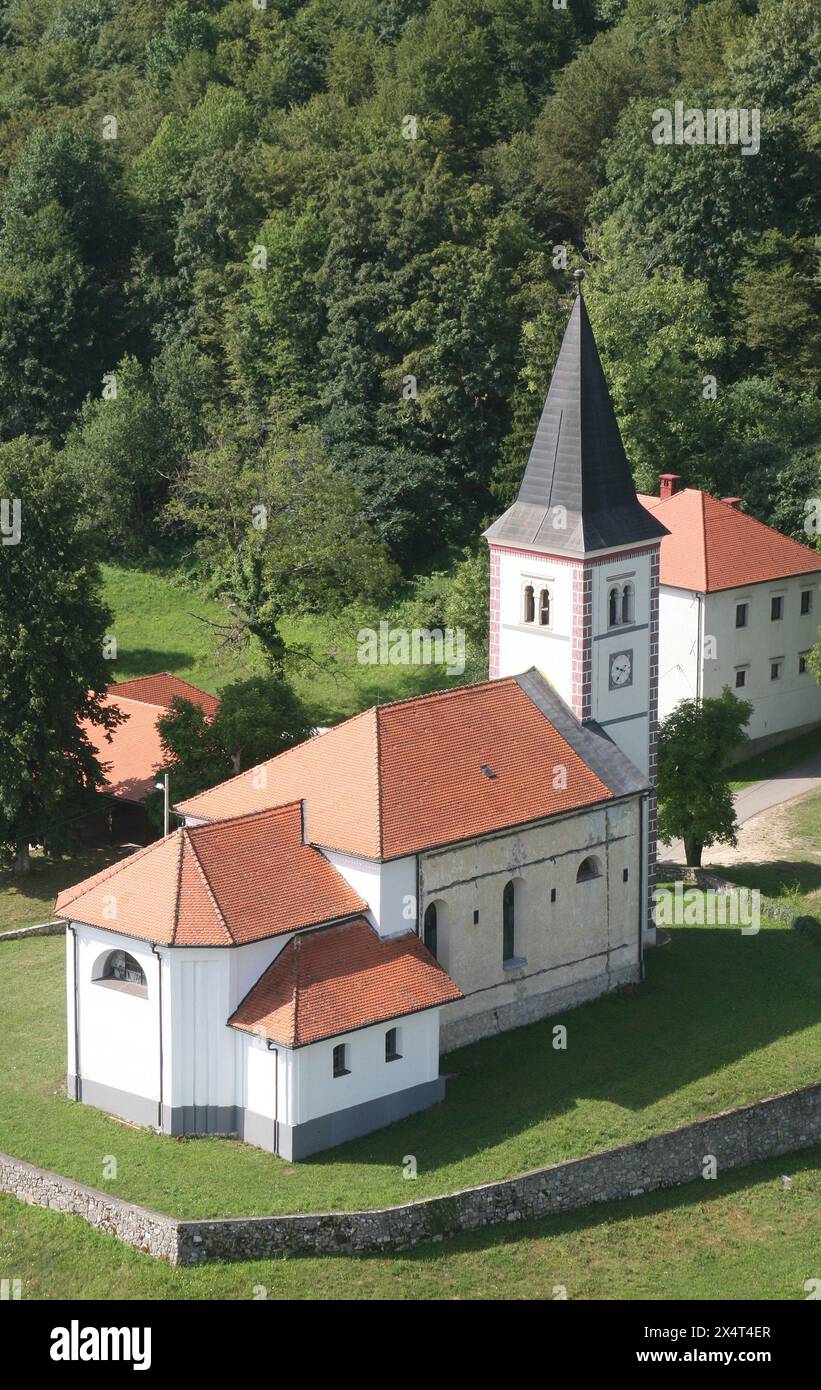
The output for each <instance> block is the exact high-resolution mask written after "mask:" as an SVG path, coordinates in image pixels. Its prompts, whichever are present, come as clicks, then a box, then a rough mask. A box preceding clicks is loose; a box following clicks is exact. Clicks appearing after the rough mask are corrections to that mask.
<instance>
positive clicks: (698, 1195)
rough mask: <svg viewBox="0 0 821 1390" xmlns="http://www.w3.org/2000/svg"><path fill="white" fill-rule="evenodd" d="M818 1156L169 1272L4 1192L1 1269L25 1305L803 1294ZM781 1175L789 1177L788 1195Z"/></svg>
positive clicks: (820, 1196) (814, 1264) (74, 1221)
mask: <svg viewBox="0 0 821 1390" xmlns="http://www.w3.org/2000/svg"><path fill="white" fill-rule="evenodd" d="M820 1160H821V1148H815V1149H807V1150H804V1151H803V1152H801V1153H795V1154H787V1155H785V1156H784V1157H782V1158H778V1159H774V1160H772V1161H770V1162H767V1163H761V1164H756V1165H755V1167H751V1168H747V1169H739V1170H736V1171H730V1172H727V1173H720V1174H719V1175H718V1177H717V1178H716V1179H715V1180H710V1181H707V1180H701V1181H698V1182H693V1183H690V1184H688V1185H687V1186H686V1187H680V1188H674V1189H671V1190H668V1191H665V1192H655V1193H650V1194H648V1195H646V1196H644V1197H638V1198H633V1199H631V1200H629V1201H624V1202H610V1203H607V1204H604V1205H601V1206H595V1207H588V1208H586V1209H585V1210H584V1211H579V1212H570V1213H568V1214H566V1215H563V1216H555V1217H547V1218H544V1219H542V1220H540V1221H528V1222H524V1223H521V1224H519V1223H517V1224H516V1225H514V1226H505V1227H498V1226H497V1227H493V1228H490V1229H489V1230H486V1231H482V1232H478V1233H473V1234H470V1235H465V1236H457V1237H455V1238H454V1239H452V1240H447V1241H443V1242H442V1243H441V1244H435V1245H427V1246H422V1247H420V1248H419V1249H418V1250H413V1251H408V1252H406V1253H402V1254H399V1255H380V1256H326V1257H316V1258H296V1259H279V1260H257V1261H253V1262H243V1263H237V1264H214V1265H206V1266H205V1267H203V1268H201V1269H172V1268H170V1267H169V1266H168V1265H165V1264H162V1263H160V1261H158V1260H152V1259H151V1257H150V1256H148V1255H141V1254H138V1253H137V1252H136V1251H134V1250H129V1249H127V1248H126V1247H125V1246H122V1245H120V1244H119V1243H118V1242H117V1241H115V1240H114V1239H113V1237H111V1236H107V1235H103V1234H101V1233H100V1232H99V1231H96V1230H94V1229H93V1228H92V1227H90V1226H87V1225H86V1224H85V1223H84V1222H83V1221H81V1220H80V1218H79V1217H76V1216H64V1215H62V1214H60V1213H58V1212H52V1211H47V1210H44V1209H41V1208H37V1207H27V1206H25V1205H24V1204H23V1203H22V1202H18V1201H17V1200H16V1199H15V1198H13V1197H0V1270H2V1273H3V1276H4V1277H7V1278H19V1279H21V1280H22V1297H23V1298H28V1299H60V1298H65V1299H77V1298H83V1299H110V1298H112V1297H115V1298H118V1299H119V1298H123V1299H251V1298H260V1297H265V1296H267V1298H268V1299H275V1300H277V1299H368V1300H372V1299H404V1300H412V1301H414V1302H416V1301H418V1300H420V1299H428V1300H430V1299H458V1300H463V1299H481V1300H485V1299H505V1300H510V1299H555V1298H557V1297H558V1296H561V1295H562V1294H564V1295H566V1297H567V1298H568V1299H739V1300H742V1301H745V1302H746V1301H747V1300H749V1299H767V1300H774V1299H779V1300H782V1299H783V1300H798V1299H806V1298H807V1296H808V1290H807V1289H806V1288H805V1283H806V1281H808V1280H810V1279H812V1278H817V1277H818V1273H819V1269H818V1208H819V1201H820V1200H821V1174H819V1161H820ZM782 1176H788V1177H789V1178H790V1186H789V1187H785V1186H784V1185H783V1183H782Z"/></svg>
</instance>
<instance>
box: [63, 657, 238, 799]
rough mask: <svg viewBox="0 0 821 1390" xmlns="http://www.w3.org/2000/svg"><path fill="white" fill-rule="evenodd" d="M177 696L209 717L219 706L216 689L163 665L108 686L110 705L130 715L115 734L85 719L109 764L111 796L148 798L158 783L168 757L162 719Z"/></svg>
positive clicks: (105, 764)
mask: <svg viewBox="0 0 821 1390" xmlns="http://www.w3.org/2000/svg"><path fill="white" fill-rule="evenodd" d="M175 696H178V697H179V698H180V699H183V700H190V701H191V702H192V704H195V705H199V706H200V709H202V710H203V711H204V713H205V714H206V715H207V717H208V718H209V719H212V718H213V717H214V715H215V714H216V712H217V710H218V709H219V700H218V699H217V697H216V695H209V694H208V693H207V691H205V690H200V689H199V688H198V687H197V686H196V685H190V684H189V682H188V681H184V680H180V678H179V676H171V675H169V674H168V672H167V671H161V672H160V673H159V674H158V675H156V676H140V677H138V678H137V679H136V680H131V681H115V682H114V684H113V685H110V686H109V687H108V689H107V691H106V697H105V704H106V705H107V706H108V707H109V708H112V707H115V706H116V708H117V709H120V710H121V711H122V713H123V714H124V715H126V716H127V717H126V719H125V720H124V721H123V723H122V724H118V725H117V727H116V728H115V729H112V731H111V736H110V738H109V737H107V736H106V733H105V731H104V730H103V729H101V728H100V726H99V725H98V724H91V723H89V721H88V720H83V721H82V722H81V724H80V728H81V729H82V730H83V732H84V733H85V734H86V736H87V738H88V740H89V742H90V744H91V745H92V747H93V749H94V752H95V753H96V755H97V758H98V760H99V762H100V764H101V766H102V767H103V769H104V770H105V775H106V785H105V788H104V789H103V790H104V791H105V794H106V795H107V796H115V797H116V798H117V799H118V800H119V801H134V802H142V801H145V798H146V797H147V796H148V794H149V792H150V791H151V789H152V787H153V786H154V781H155V777H156V773H155V768H157V767H159V766H160V765H161V764H162V762H163V761H164V759H165V753H164V750H163V746H162V742H161V740H160V733H159V730H158V728H157V720H158V719H159V718H160V717H161V716H162V715H163V714H165V713H166V712H167V711H168V710H169V709H170V708H171V701H172V699H173V698H174V697H175Z"/></svg>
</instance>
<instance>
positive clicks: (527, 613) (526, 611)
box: [522, 584, 536, 623]
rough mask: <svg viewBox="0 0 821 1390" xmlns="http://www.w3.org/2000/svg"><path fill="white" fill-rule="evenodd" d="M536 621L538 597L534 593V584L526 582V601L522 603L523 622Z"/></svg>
mask: <svg viewBox="0 0 821 1390" xmlns="http://www.w3.org/2000/svg"><path fill="white" fill-rule="evenodd" d="M535 621H536V598H535V595H534V593H533V585H532V584H526V585H525V590H524V601H523V605H522V622H525V623H535Z"/></svg>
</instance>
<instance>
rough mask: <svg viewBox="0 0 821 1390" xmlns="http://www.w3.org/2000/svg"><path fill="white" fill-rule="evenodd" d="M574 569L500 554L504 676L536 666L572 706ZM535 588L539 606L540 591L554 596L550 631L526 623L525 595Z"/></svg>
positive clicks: (529, 557)
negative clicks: (571, 658) (524, 618)
mask: <svg viewBox="0 0 821 1390" xmlns="http://www.w3.org/2000/svg"><path fill="white" fill-rule="evenodd" d="M574 568H575V566H574V564H573V563H571V562H568V561H567V560H560V559H554V558H552V557H548V556H539V555H531V554H524V555H520V554H518V553H516V552H511V551H508V550H502V551H500V582H499V603H500V610H499V612H500V640H499V651H500V674H501V675H503V676H511V675H513V676H515V675H520V674H521V672H522V671H527V670H529V669H530V667H531V666H536V667H538V669H539V670H540V671H542V673H543V674H544V675H545V676H546V677H547V679H548V680H549V681H550V683H551V685H553V686H554V687H555V689H556V690H558V692H559V694H560V695H561V696H562V698H563V699H565V700H566V701H568V703H569V702H570V629H571V615H572V587H573V571H574ZM528 584H532V585H533V588H534V591H535V601H536V604H537V605H538V601H539V590H540V588H541V587H545V586H546V587H547V588H548V589H549V591H550V596H551V606H550V616H551V621H550V625H549V627H544V626H542V625H541V624H540V623H539V621H538V618H539V614H538V607H537V612H536V622H535V623H524V622H523V621H522V618H523V612H522V595H523V591H524V588H525V586H526V585H528Z"/></svg>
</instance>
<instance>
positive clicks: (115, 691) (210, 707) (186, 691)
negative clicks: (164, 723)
mask: <svg viewBox="0 0 821 1390" xmlns="http://www.w3.org/2000/svg"><path fill="white" fill-rule="evenodd" d="M108 693H109V695H115V696H116V695H120V696H122V698H123V699H126V700H138V701H139V702H140V703H141V704H145V705H160V706H161V708H162V709H170V708H171V701H172V700H173V699H174V697H175V696H176V697H177V698H179V699H181V700H190V701H191V703H192V704H194V705H199V706H200V708H201V709H203V710H204V711H205V713H206V714H209V715H214V714H216V712H217V710H218V709H219V703H220V702H219V700H218V699H217V697H216V695H209V694H208V691H207V690H200V688H199V686H197V685H191V684H190V682H189V681H184V680H181V679H180V677H179V676H171V675H169V673H168V672H167V671H160V672H159V673H158V674H157V675H156V676H137V677H136V678H135V679H134V680H131V681H116V682H115V683H114V685H111V686H109V688H108Z"/></svg>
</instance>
